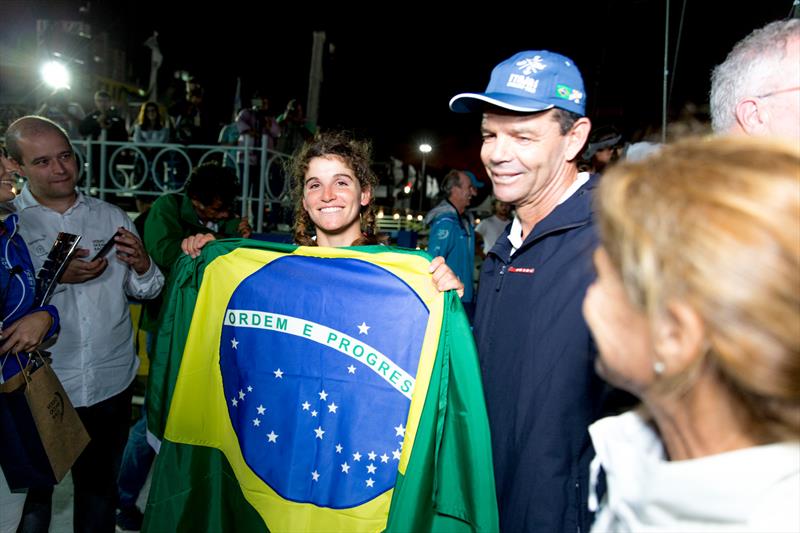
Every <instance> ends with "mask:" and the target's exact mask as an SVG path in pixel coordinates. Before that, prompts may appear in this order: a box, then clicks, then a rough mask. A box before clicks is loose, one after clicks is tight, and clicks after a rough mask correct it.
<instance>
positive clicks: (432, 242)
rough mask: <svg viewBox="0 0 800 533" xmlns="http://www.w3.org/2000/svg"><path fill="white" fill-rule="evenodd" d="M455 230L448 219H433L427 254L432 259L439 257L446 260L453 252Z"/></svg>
mask: <svg viewBox="0 0 800 533" xmlns="http://www.w3.org/2000/svg"><path fill="white" fill-rule="evenodd" d="M457 229H458V228H457V227H456V225H455V224H454V223H453V220H452V219H450V218H448V217H439V218H437V219H435V220H434V221H433V225H432V226H431V232H430V235H429V236H428V253H429V254H431V255H432V256H433V257H436V256H438V255H441V256H442V257H444V258H445V259H446V258H447V255H448V254H449V253H450V252H451V251H452V250H453V243H454V239H455V237H456V233H455V232H456V231H457Z"/></svg>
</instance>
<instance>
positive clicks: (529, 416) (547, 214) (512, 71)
mask: <svg viewBox="0 0 800 533" xmlns="http://www.w3.org/2000/svg"><path fill="white" fill-rule="evenodd" d="M585 102H586V97H585V94H584V85H583V80H582V78H581V75H580V72H579V71H578V69H577V67H576V66H575V64H574V63H573V62H572V61H571V60H570V59H569V58H567V57H564V56H562V55H560V54H555V53H552V52H548V51H531V52H520V53H518V54H516V55H514V56H513V57H511V58H509V59H507V60H505V61H503V62H502V63H500V64H499V65H497V66H496V67H495V68H494V70H493V71H492V75H491V79H490V81H489V86H488V87H487V89H486V92H485V93H463V94H459V95H457V96H455V97H454V98H453V99H452V100H450V108H451V109H452V110H453V111H456V112H480V113H482V114H483V118H482V122H481V132H482V136H483V146H482V148H481V159H482V161H483V164H484V165H485V166H486V171H487V172H488V174H489V177H490V178H491V180H492V184H493V185H494V194H495V196H496V197H497V198H498V199H499V200H501V201H504V202H509V203H511V204H513V205H514V207H515V208H516V216H515V217H514V220H513V222H512V223H511V225H510V226H509V228H507V229H506V230H505V231H504V232H503V234H502V235H501V236H500V237H499V239H498V240H497V243H496V244H495V246H494V248H493V249H492V250H491V251H490V252H489V254H488V255H487V257H486V259H485V260H484V263H483V266H482V268H481V274H480V281H481V282H480V287H479V291H478V298H477V310H476V316H475V327H474V333H475V338H476V341H477V345H478V354H479V357H480V362H481V372H482V376H483V386H484V393H485V396H486V406H487V409H488V414H489V423H490V427H491V430H492V453H493V458H494V471H495V483H496V486H497V498H498V506H499V512H500V528H501V530H503V531H548V532H551V531H588V529H589V524H590V519H591V517H590V516H589V514H588V512H587V506H586V501H587V494H588V493H587V485H588V477H589V463H590V461H591V458H592V456H593V450H592V446H591V442H590V439H589V433H588V431H587V427H588V426H589V424H591V423H592V422H593V421H595V420H596V419H597V418H599V416H600V415H601V414H602V413H601V405H602V403H603V398H604V394H605V391H606V390H607V389H606V386H605V385H604V384H603V382H602V381H601V380H600V378H599V377H598V376H597V375H596V374H595V371H594V359H595V355H596V349H595V346H594V343H593V341H592V338H591V335H590V333H589V330H588V328H587V326H586V323H585V322H584V320H583V317H582V315H581V305H582V300H583V295H584V293H585V292H586V288H587V287H588V286H589V284H590V282H591V281H592V279H593V278H594V269H593V267H592V252H593V250H594V249H595V247H596V246H597V244H598V238H597V233H596V230H595V226H594V223H593V221H592V210H591V198H592V193H591V191H592V188H593V187H594V179H590V175H589V174H588V173H579V172H578V168H577V160H578V157H579V155H580V153H581V151H582V150H583V147H584V144H585V143H586V139H587V137H588V136H589V131H590V129H591V123H590V121H589V119H588V118H586V117H585V116H584V115H585V106H586V103H585Z"/></svg>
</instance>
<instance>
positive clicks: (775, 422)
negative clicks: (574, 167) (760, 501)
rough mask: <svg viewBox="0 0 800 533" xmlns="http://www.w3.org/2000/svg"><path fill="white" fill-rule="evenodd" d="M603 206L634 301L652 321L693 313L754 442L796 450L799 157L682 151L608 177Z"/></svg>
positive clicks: (738, 150)
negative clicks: (671, 310)
mask: <svg viewBox="0 0 800 533" xmlns="http://www.w3.org/2000/svg"><path fill="white" fill-rule="evenodd" d="M597 202H598V211H599V213H598V220H599V227H600V232H601V235H602V240H603V245H604V247H605V248H606V250H607V251H608V254H609V256H610V257H611V261H612V263H613V264H614V266H615V267H616V268H617V270H618V271H619V272H620V274H621V276H622V279H623V282H624V284H625V288H626V290H627V292H628V296H629V298H630V299H631V301H632V302H633V303H634V304H636V305H637V306H639V307H640V308H641V309H642V310H644V311H645V312H646V313H647V314H648V316H650V317H651V319H652V318H655V317H656V316H658V314H659V313H661V312H662V311H663V310H664V309H665V306H666V305H667V304H668V303H669V302H670V301H674V300H680V301H683V302H686V303H688V304H689V305H690V306H691V307H692V308H693V309H694V310H695V311H696V312H697V313H698V314H699V315H700V317H701V318H702V320H703V321H704V325H705V328H706V333H707V341H708V345H709V351H708V353H707V354H706V362H707V363H709V365H710V366H711V368H713V369H714V370H715V371H716V372H717V373H718V375H719V377H720V380H721V382H722V383H724V384H725V385H726V386H727V389H728V390H729V392H730V393H731V396H732V398H733V399H734V401H737V402H738V403H739V404H740V406H741V408H742V413H743V415H744V417H745V418H744V419H745V421H746V423H747V424H748V425H749V427H750V429H751V430H752V432H753V434H754V435H756V436H757V437H758V438H760V439H762V440H763V441H766V442H774V441H779V440H787V439H797V438H800V151H799V150H798V149H797V148H796V147H792V146H788V145H783V144H779V143H778V142H777V141H772V142H770V141H765V140H756V139H753V138H744V137H743V138H735V139H734V138H719V137H718V138H711V139H689V140H685V141H682V142H679V143H676V144H674V145H672V146H668V147H665V148H664V149H663V150H662V151H661V152H659V153H658V154H657V155H655V156H653V157H651V158H648V159H645V160H643V161H640V162H632V163H621V164H619V165H617V166H616V167H614V168H613V169H610V170H609V171H608V173H607V174H605V175H604V176H603V178H602V180H601V183H600V186H599V190H598V198H597Z"/></svg>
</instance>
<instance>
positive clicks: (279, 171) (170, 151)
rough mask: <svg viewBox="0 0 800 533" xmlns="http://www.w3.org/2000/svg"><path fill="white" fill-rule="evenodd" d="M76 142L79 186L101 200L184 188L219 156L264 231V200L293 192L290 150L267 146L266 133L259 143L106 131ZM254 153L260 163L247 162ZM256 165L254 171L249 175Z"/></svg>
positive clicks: (244, 207)
mask: <svg viewBox="0 0 800 533" xmlns="http://www.w3.org/2000/svg"><path fill="white" fill-rule="evenodd" d="M104 133H105V132H104ZM72 144H73V146H74V147H75V152H76V155H77V158H78V171H79V176H78V179H79V181H78V184H79V187H80V189H81V190H82V191H83V192H84V194H88V195H91V196H98V197H100V199H103V200H104V199H105V198H106V196H107V195H109V194H115V195H120V196H140V197H142V196H160V195H162V194H164V193H170V192H180V191H182V190H183V188H184V186H185V184H186V180H187V179H188V178H189V176H190V175H191V172H192V170H193V169H194V168H195V167H197V166H198V165H201V164H203V163H205V162H208V161H214V160H216V161H217V162H219V163H220V164H221V165H225V166H228V167H230V168H231V169H233V170H234V171H235V172H236V175H237V176H238V178H239V183H240V184H241V191H240V192H241V194H240V197H241V199H242V210H241V215H242V216H250V215H251V214H254V215H255V216H254V219H255V220H254V222H255V225H254V226H255V227H254V229H255V231H257V232H260V231H262V230H263V227H264V207H265V203H266V202H267V201H269V202H270V203H285V202H286V200H287V199H288V197H289V194H290V186H291V179H290V177H289V176H288V175H287V174H286V173H285V171H284V163H285V162H286V161H287V160H288V159H289V157H290V156H289V155H288V154H284V153H281V152H277V151H275V150H270V149H267V148H266V139H265V138H262V140H261V146H250V145H245V146H221V145H183V144H155V143H153V144H150V143H148V144H144V143H133V142H113V141H106V140H103V139H102V137H101V140H98V141H89V140H74V141H72ZM254 154H255V157H256V158H257V159H258V162H259V164H258V165H256V166H251V165H250V164H248V163H249V162H250V161H251V158H252V157H253V155H254ZM253 171H256V172H255V174H256V175H251V174H253ZM251 183H253V184H254V185H256V184H257V186H256V187H252V186H251ZM253 189H255V190H253ZM276 189H277V190H276ZM254 207H255V209H254Z"/></svg>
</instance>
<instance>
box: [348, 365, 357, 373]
mask: <svg viewBox="0 0 800 533" xmlns="http://www.w3.org/2000/svg"><path fill="white" fill-rule="evenodd" d="M347 373H348V374H355V373H356V367H354V366H353V365H350V366H348V367H347Z"/></svg>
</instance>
